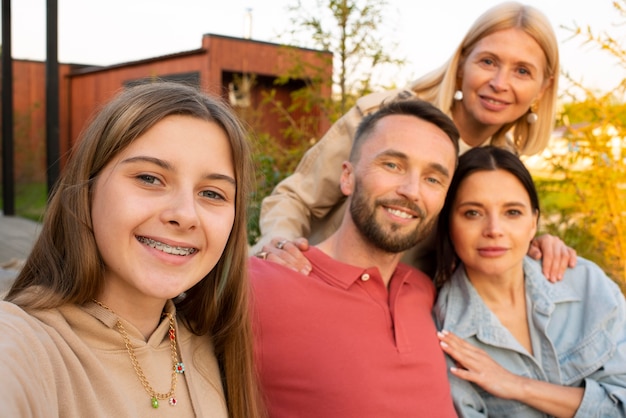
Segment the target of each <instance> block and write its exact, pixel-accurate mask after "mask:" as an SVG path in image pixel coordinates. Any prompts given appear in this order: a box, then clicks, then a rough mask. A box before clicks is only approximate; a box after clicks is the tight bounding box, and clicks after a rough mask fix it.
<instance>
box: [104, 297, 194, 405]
mask: <svg viewBox="0 0 626 418" xmlns="http://www.w3.org/2000/svg"><path fill="white" fill-rule="evenodd" d="M93 301H94V303H96V304H98V305H100V306H102V307H103V308H104V309H106V310H108V311H109V312H111V313H113V314H115V312H113V310H112V309H111V308H109V307H108V306H106V305H105V304H104V303H102V302H100V301H97V300H95V299H93ZM115 315H117V314H115ZM163 316H167V317H168V319H169V323H170V324H169V325H170V330H169V337H170V352H171V357H172V383H171V386H170V391H169V392H167V393H158V392H156V391H155V390H154V389H153V388H152V385H150V383H149V382H148V379H147V378H146V375H145V374H144V372H143V369H142V368H141V366H140V365H139V361H138V360H137V356H136V355H135V349H134V348H133V346H132V344H131V343H130V338H128V333H127V332H126V328H124V325H123V324H122V321H121V320H120V319H119V317H118V319H117V322H116V323H115V326H116V327H117V330H118V331H119V333H120V334H121V335H122V339H123V340H124V345H125V346H126V351H128V355H129V357H130V362H131V363H132V364H133V368H134V369H135V373H137V377H138V378H139V381H140V382H141V384H142V385H143V388H144V389H145V390H146V392H148V395H150V402H151V404H152V407H153V408H158V407H159V399H168V402H169V404H170V405H172V406H175V405H176V404H177V403H178V400H177V399H176V396H175V394H174V393H175V392H176V380H177V375H178V374H179V373H183V372H184V371H185V365H184V364H183V363H182V362H179V361H178V351H177V350H176V330H175V329H174V317H173V315H172V314H171V313H168V312H164V313H163Z"/></svg>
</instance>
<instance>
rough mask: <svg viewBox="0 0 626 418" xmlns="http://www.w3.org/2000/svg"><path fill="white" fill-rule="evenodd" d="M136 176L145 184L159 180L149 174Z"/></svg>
mask: <svg viewBox="0 0 626 418" xmlns="http://www.w3.org/2000/svg"><path fill="white" fill-rule="evenodd" d="M137 178H138V179H139V180H141V181H142V182H144V183H147V184H156V183H157V182H159V179H157V178H156V177H155V176H151V175H150V174H140V175H138V176H137Z"/></svg>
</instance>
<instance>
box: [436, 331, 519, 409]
mask: <svg viewBox="0 0 626 418" xmlns="http://www.w3.org/2000/svg"><path fill="white" fill-rule="evenodd" d="M437 336H438V337H439V340H440V345H441V348H442V349H443V351H444V352H445V353H446V354H448V355H449V356H450V357H452V359H454V361H455V362H456V364H457V367H452V368H451V369H450V372H451V373H452V374H453V375H455V376H457V377H458V378H460V379H463V380H467V381H469V382H473V383H476V384H477V385H478V386H480V387H481V388H483V389H484V390H486V391H487V392H489V393H491V394H492V395H494V396H497V397H499V398H503V399H514V398H515V396H514V394H515V391H516V390H517V389H519V387H520V381H519V379H520V377H519V376H517V375H515V374H513V373H511V372H509V371H508V370H506V369H505V368H503V367H502V366H500V365H499V364H498V363H496V362H495V361H494V360H493V359H492V358H491V357H490V356H489V354H487V353H486V352H485V351H484V350H481V349H480V348H478V347H475V346H473V345H472V344H470V343H468V342H466V341H464V340H463V339H461V338H459V337H457V336H456V335H454V334H452V333H451V332H448V331H445V330H444V331H441V332H438V333H437Z"/></svg>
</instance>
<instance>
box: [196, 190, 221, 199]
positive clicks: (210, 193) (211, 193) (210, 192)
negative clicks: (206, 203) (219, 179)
mask: <svg viewBox="0 0 626 418" xmlns="http://www.w3.org/2000/svg"><path fill="white" fill-rule="evenodd" d="M200 194H201V195H202V196H203V197H207V198H209V199H214V200H226V198H225V197H224V196H222V195H221V194H219V193H217V192H215V191H213V190H205V191H203V192H200Z"/></svg>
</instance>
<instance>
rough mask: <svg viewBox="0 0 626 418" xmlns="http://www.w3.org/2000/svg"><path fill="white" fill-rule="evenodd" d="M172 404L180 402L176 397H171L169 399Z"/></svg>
mask: <svg viewBox="0 0 626 418" xmlns="http://www.w3.org/2000/svg"><path fill="white" fill-rule="evenodd" d="M169 403H170V405H172V406H176V404H177V403H178V400H177V399H176V398H175V397H173V396H172V397H171V398H170V400H169Z"/></svg>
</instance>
